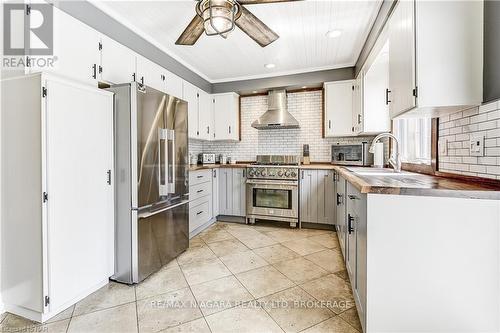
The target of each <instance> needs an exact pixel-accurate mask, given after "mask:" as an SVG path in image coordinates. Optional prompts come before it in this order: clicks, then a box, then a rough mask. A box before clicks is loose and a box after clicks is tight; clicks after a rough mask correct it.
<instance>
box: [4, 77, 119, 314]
mask: <svg viewBox="0 0 500 333" xmlns="http://www.w3.org/2000/svg"><path fill="white" fill-rule="evenodd" d="M0 84H1V96H2V101H1V107H2V114H1V117H2V118H1V145H2V146H1V148H2V168H1V170H2V174H1V183H2V189H1V190H2V195H1V197H2V205H1V207H2V210H1V220H2V235H1V237H2V239H1V243H2V270H1V274H2V276H1V281H2V298H3V302H4V303H5V310H6V311H9V312H12V313H15V314H18V315H21V316H24V317H27V318H30V319H32V320H36V321H39V322H44V321H46V320H48V319H50V318H51V317H53V316H54V315H55V314H57V313H58V312H60V311H62V310H64V309H66V308H67V307H69V306H71V305H72V304H74V303H76V302H77V301H79V300H80V299H82V298H84V297H86V296H87V295H89V294H90V293H92V292H94V291H95V290H97V289H98V288H100V287H101V286H103V285H104V284H106V283H107V282H108V278H109V277H110V276H111V275H112V274H113V271H114V257H113V254H114V245H113V244H114V209H113V195H114V191H113V184H111V180H112V179H113V176H112V175H113V172H114V170H113V95H112V93H110V92H107V91H103V90H99V89H97V88H95V87H91V86H88V85H85V84H79V83H74V82H73V81H70V80H67V79H62V78H59V77H57V76H54V75H51V74H34V75H29V76H23V77H18V78H12V79H6V80H3V81H0Z"/></svg>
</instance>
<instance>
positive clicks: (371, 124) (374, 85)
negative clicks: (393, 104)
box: [359, 41, 391, 134]
mask: <svg viewBox="0 0 500 333" xmlns="http://www.w3.org/2000/svg"><path fill="white" fill-rule="evenodd" d="M376 51H377V52H376V54H374V59H373V62H371V64H370V65H369V66H368V68H367V69H366V71H364V74H363V96H362V99H363V110H362V117H361V124H360V128H359V132H360V133H363V134H377V133H382V132H389V131H390V130H391V120H390V116H389V100H388V97H389V42H388V41H386V43H385V44H384V45H383V47H382V49H380V50H376Z"/></svg>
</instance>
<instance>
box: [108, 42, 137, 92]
mask: <svg viewBox="0 0 500 333" xmlns="http://www.w3.org/2000/svg"><path fill="white" fill-rule="evenodd" d="M100 72H101V73H100V78H101V81H104V82H108V83H114V84H120V83H127V82H132V81H133V80H134V74H135V53H134V52H133V51H132V50H130V49H129V48H127V47H125V46H123V45H122V44H120V43H118V42H116V41H114V40H113V39H111V38H108V37H106V36H101V67H100Z"/></svg>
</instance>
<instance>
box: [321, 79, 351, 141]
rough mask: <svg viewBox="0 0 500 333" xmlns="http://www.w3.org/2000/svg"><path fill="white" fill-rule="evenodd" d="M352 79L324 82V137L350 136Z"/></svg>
mask: <svg viewBox="0 0 500 333" xmlns="http://www.w3.org/2000/svg"><path fill="white" fill-rule="evenodd" d="M354 83H355V81H354V80H347V81H335V82H325V84H324V89H325V90H324V94H325V105H324V109H325V115H324V116H325V120H324V127H325V128H324V132H325V133H324V134H325V137H337V136H352V135H354V129H353V91H354Z"/></svg>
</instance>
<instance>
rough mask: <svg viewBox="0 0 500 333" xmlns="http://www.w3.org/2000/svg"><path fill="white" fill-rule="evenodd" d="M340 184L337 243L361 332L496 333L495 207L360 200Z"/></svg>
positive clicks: (481, 202) (498, 238)
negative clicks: (465, 332) (342, 258)
mask: <svg viewBox="0 0 500 333" xmlns="http://www.w3.org/2000/svg"><path fill="white" fill-rule="evenodd" d="M338 179H339V180H338V182H337V195H336V196H337V213H338V214H337V229H338V230H340V231H339V232H337V236H338V237H339V243H340V246H341V250H342V252H343V254H344V260H345V263H346V267H347V271H348V274H349V279H350V282H351V288H352V291H353V296H354V300H355V303H356V308H357V310H358V314H359V318H360V321H361V325H362V327H363V331H364V332H367V333H369V332H405V331H408V330H409V329H410V330H411V331H418V332H458V331H467V332H498V331H499V330H500V322H499V320H498V318H499V317H498V314H499V313H500V294H499V290H500V285H499V281H500V253H499V251H498V248H499V246H500V225H499V223H498V221H500V200H494V199H482V198H475V196H476V195H477V194H475V193H471V194H465V193H462V194H459V195H457V196H455V197H449V196H447V195H449V194H450V193H451V192H450V191H443V192H441V193H439V190H438V192H436V196H432V195H431V194H430V193H426V194H425V195H410V194H408V195H406V194H401V195H397V194H396V195H393V194H379V193H362V192H361V191H360V190H359V189H358V188H357V187H356V186H355V185H353V184H351V183H350V182H349V181H346V180H345V179H344V178H342V177H339V178H338ZM471 192H472V191H471ZM422 194H423V193H422ZM485 197H487V196H485ZM478 212H480V213H478ZM478 214H479V215H478ZM478 216H480V217H478ZM471 228H473V229H472V230H480V232H475V233H474V237H471V233H470V230H471ZM464 244H467V246H464ZM464 286H466V287H464ZM471 304H473V306H471ZM478 318H481V320H478Z"/></svg>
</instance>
